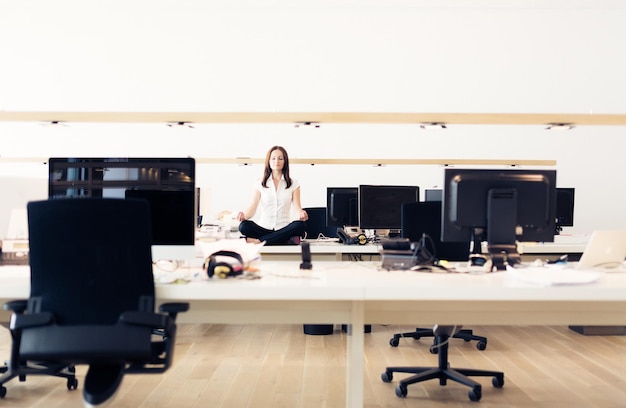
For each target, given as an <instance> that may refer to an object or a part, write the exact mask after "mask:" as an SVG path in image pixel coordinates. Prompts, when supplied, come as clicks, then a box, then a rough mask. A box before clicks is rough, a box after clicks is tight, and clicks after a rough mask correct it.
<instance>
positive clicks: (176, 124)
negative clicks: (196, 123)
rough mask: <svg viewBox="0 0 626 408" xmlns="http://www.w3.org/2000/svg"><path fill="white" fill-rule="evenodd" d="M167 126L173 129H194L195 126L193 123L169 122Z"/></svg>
mask: <svg viewBox="0 0 626 408" xmlns="http://www.w3.org/2000/svg"><path fill="white" fill-rule="evenodd" d="M167 126H169V127H171V128H174V127H175V128H186V129H194V127H193V125H191V122H168V123H167Z"/></svg>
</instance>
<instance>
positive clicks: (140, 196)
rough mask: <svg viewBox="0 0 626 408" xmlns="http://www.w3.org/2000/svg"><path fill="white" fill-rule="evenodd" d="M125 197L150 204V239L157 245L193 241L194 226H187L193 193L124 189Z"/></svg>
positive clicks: (192, 205)
mask: <svg viewBox="0 0 626 408" xmlns="http://www.w3.org/2000/svg"><path fill="white" fill-rule="evenodd" d="M125 198H126V199H135V200H144V201H146V202H147V203H148V205H149V206H150V215H151V219H152V241H153V242H154V243H155V244H158V245H176V244H181V243H189V242H194V237H195V235H194V231H195V230H194V228H189V221H190V220H189V208H192V207H194V198H195V197H194V195H192V194H189V192H188V191H167V190H165V191H161V190H126V194H125Z"/></svg>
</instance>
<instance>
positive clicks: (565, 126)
mask: <svg viewBox="0 0 626 408" xmlns="http://www.w3.org/2000/svg"><path fill="white" fill-rule="evenodd" d="M575 127H576V126H574V124H573V123H548V126H547V127H546V130H572V129H574V128H575Z"/></svg>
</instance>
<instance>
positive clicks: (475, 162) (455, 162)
mask: <svg viewBox="0 0 626 408" xmlns="http://www.w3.org/2000/svg"><path fill="white" fill-rule="evenodd" d="M195 159H196V163H197V164H237V165H242V166H245V165H253V164H263V163H264V162H265V159H264V158H260V157H258V158H257V157H234V158H228V157H224V158H210V157H196V158H195ZM289 161H290V162H291V164H308V165H318V164H319V165H325V164H326V165H328V164H334V165H337V164H340V165H344V164H347V165H371V166H394V165H439V166H446V165H449V166H541V167H546V166H547V167H551V166H556V160H548V159H539V160H528V159H523V160H518V159H446V158H443V159H383V158H372V159H349V158H328V159H325V158H290V159H289ZM3 162H4V163H41V164H47V162H48V158H47V157H0V163H3Z"/></svg>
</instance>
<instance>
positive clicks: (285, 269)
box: [0, 262, 626, 407]
mask: <svg viewBox="0 0 626 408" xmlns="http://www.w3.org/2000/svg"><path fill="white" fill-rule="evenodd" d="M377 266H378V263H367V262H357V263H350V262H328V263H322V262H318V263H315V262H314V266H313V270H311V271H299V270H298V263H297V262H277V263H271V262H265V263H263V265H262V269H263V278H262V279H260V280H239V279H227V280H212V281H209V282H207V281H198V282H193V283H189V284H174V285H158V286H157V297H158V300H159V301H160V302H165V301H176V300H184V301H188V302H190V303H191V309H190V311H189V312H187V313H183V314H181V315H180V317H179V321H181V322H185V321H187V322H207V323H226V324H228V323H237V324H239V323H244V324H245V323H348V324H352V325H353V326H354V327H362V326H363V324H365V323H366V322H367V323H385V324H413V325H414V324H427V323H428V324H432V323H440V324H456V323H462V324H467V325H474V324H480V325H569V324H575V325H624V324H626V273H614V274H607V275H605V276H604V277H602V278H601V279H600V280H599V281H597V282H595V283H593V284H588V285H579V286H578V285H571V286H551V287H539V286H533V285H530V284H523V283H519V282H518V281H515V280H512V279H511V278H510V277H509V276H508V275H507V273H506V272H496V273H491V274H484V275H469V274H429V273H418V272H409V271H394V272H387V271H379V270H377ZM28 286H29V284H28V269H27V268H25V267H2V268H0V303H3V302H4V301H6V300H9V299H15V298H25V297H27V296H28ZM363 347H364V334H363V330H355V331H354V332H353V333H352V335H351V336H348V353H347V360H348V361H347V373H346V376H347V378H346V406H347V407H362V406H363V381H364V374H363V369H364V361H363V352H364V348H363ZM383 369H384V367H381V372H382V370H383Z"/></svg>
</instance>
